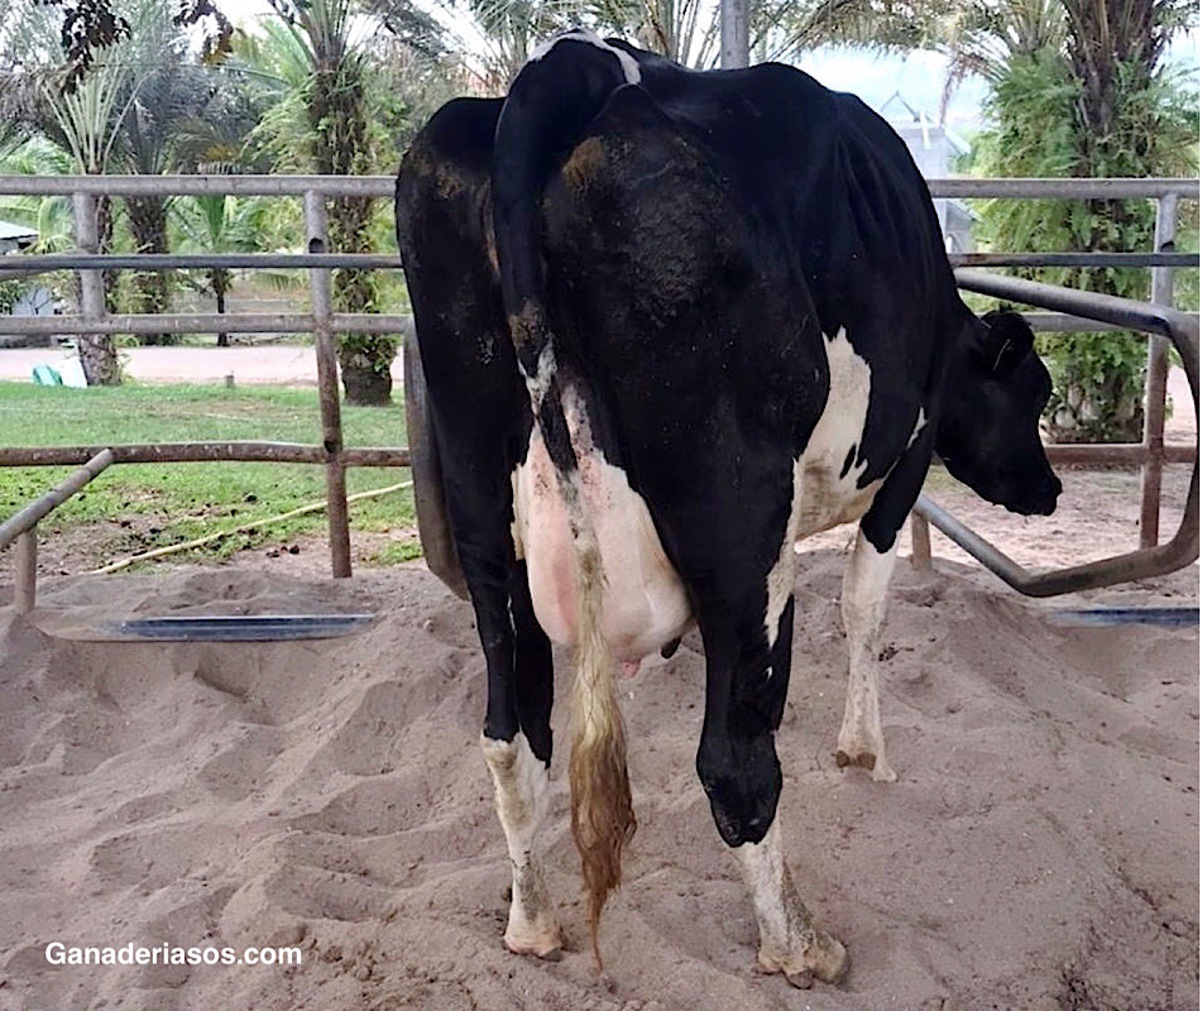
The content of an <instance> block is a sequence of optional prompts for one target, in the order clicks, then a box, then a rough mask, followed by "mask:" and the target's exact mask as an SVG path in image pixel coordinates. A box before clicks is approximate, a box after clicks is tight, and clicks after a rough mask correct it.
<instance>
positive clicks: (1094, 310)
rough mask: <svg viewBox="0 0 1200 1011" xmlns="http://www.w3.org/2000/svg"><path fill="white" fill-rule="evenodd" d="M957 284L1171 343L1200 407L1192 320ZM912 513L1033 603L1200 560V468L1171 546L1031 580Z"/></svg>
mask: <svg viewBox="0 0 1200 1011" xmlns="http://www.w3.org/2000/svg"><path fill="white" fill-rule="evenodd" d="M956 276H957V278H958V283H959V285H960V287H963V288H967V289H969V290H971V291H976V292H979V293H981V294H984V295H993V296H995V297H996V298H1003V299H1007V300H1009V301H1013V302H1020V303H1023V304H1026V305H1036V306H1038V307H1040V308H1043V309H1051V310H1054V311H1056V312H1069V313H1072V314H1074V315H1076V316H1083V317H1085V318H1089V319H1098V320H1102V321H1104V322H1108V323H1113V324H1115V325H1117V326H1120V327H1122V328H1126V329H1130V330H1137V331H1140V332H1142V333H1153V334H1159V335H1161V336H1163V337H1166V338H1168V339H1169V340H1170V341H1171V343H1172V344H1174V345H1175V347H1176V349H1178V351H1179V355H1180V358H1181V359H1182V361H1183V368H1184V371H1185V372H1186V373H1187V379H1188V385H1189V386H1190V387H1191V391H1192V405H1193V408H1195V407H1196V406H1197V404H1198V402H1200V396H1198V390H1200V326H1198V325H1197V323H1196V321H1195V320H1194V319H1192V318H1191V317H1189V316H1188V315H1187V314H1185V313H1181V312H1177V311H1176V310H1174V309H1170V308H1167V307H1165V306H1160V305H1148V304H1146V303H1142V302H1134V301H1131V300H1129V299H1123V298H1115V297H1113V296H1111V295H1098V294H1095V293H1093V292H1084V291H1075V290H1073V289H1069V288H1059V287H1056V286H1054V285H1048V284H1040V283H1038V282H1034V281H1025V280H1021V279H1019V278H1012V277H994V276H992V275H990V274H984V273H982V272H980V271H974V270H959V271H956ZM913 511H914V512H916V513H917V515H919V516H923V517H924V518H925V519H927V520H928V521H929V522H930V523H932V524H933V525H934V526H935V527H937V528H938V529H939V530H940V531H942V533H944V534H945V535H946V536H947V537H949V538H950V539H951V540H952V541H954V543H955V544H957V545H958V546H959V547H961V548H962V549H963V550H964V551H966V552H967V553H968V554H970V555H971V556H972V557H974V558H976V559H977V560H978V561H980V562H981V563H982V564H983V565H984V566H985V567H986V568H988V569H989V570H990V571H992V572H993V573H995V574H996V575H997V576H999V577H1000V578H1001V579H1003V580H1004V582H1006V583H1007V584H1008V585H1009V586H1011V587H1012V588H1013V589H1014V590H1017V591H1018V592H1019V593H1023V594H1025V595H1026V596H1030V597H1053V596H1057V595H1058V594H1061V593H1072V592H1074V591H1077V590H1090V589H1096V588H1098V587H1101V586H1112V585H1113V584H1115V583H1124V582H1129V581H1130V580H1135V579H1145V578H1147V577H1150V576H1157V575H1163V574H1165V573H1167V572H1174V571H1175V570H1176V569H1181V568H1183V567H1184V566H1185V565H1190V564H1191V563H1192V562H1194V561H1195V560H1196V559H1197V558H1198V557H1200V464H1193V466H1192V480H1191V485H1190V487H1189V489H1188V497H1187V505H1186V506H1185V507H1184V512H1183V520H1182V522H1181V523H1180V524H1179V529H1178V531H1176V533H1175V536H1174V537H1173V538H1172V539H1171V541H1170V542H1169V543H1167V544H1163V545H1160V546H1158V547H1154V548H1143V549H1141V550H1140V551H1131V552H1129V553H1127V554H1124V555H1118V556H1116V557H1114V558H1104V559H1101V560H1100V561H1096V562H1089V563H1087V564H1085V565H1076V566H1072V567H1071V568H1067V569H1059V570H1055V571H1052V572H1043V573H1032V572H1030V571H1029V570H1028V569H1025V568H1024V567H1023V566H1021V565H1018V564H1017V563H1016V562H1014V561H1013V560H1012V559H1011V558H1009V557H1008V556H1007V555H1006V554H1004V552H1002V551H1001V550H1000V549H999V548H997V547H996V546H995V545H993V544H991V543H990V542H988V541H986V540H985V539H984V538H982V537H980V536H979V534H977V533H975V531H973V530H971V529H970V527H968V526H966V524H964V523H962V522H960V521H959V520H957V519H955V518H954V517H953V516H951V515H950V514H949V513H947V512H946V511H945V510H944V509H942V508H941V507H940V506H938V505H936V504H935V503H933V502H931V501H930V500H929V499H927V498H925V497H924V496H921V498H920V499H918V500H917V505H916V507H915V508H914V510H913Z"/></svg>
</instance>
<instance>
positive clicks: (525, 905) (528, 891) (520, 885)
mask: <svg viewBox="0 0 1200 1011" xmlns="http://www.w3.org/2000/svg"><path fill="white" fill-rule="evenodd" d="M480 743H481V745H482V746H483V757H484V759H485V760H486V761H487V764H488V768H489V769H491V771H492V781H493V783H494V784H495V787H496V813H497V814H498V815H499V816H500V824H501V826H502V827H503V828H504V838H505V840H506V841H507V842H508V857H509V860H511V861H512V871H513V880H512V905H511V906H510V907H509V911H508V928H507V929H506V930H505V931H504V943H505V945H507V947H508V949H509V950H510V951H514V952H516V953H517V954H521V955H538V956H540V957H546V956H552V955H554V954H555V953H556V952H558V951H560V950H561V948H562V939H561V936H560V933H559V927H558V919H557V917H556V916H555V914H554V907H553V905H552V904H551V902H550V897H549V894H548V893H547V890H546V881H545V877H544V875H543V873H542V866H541V861H540V857H539V854H538V852H537V850H536V846H537V835H538V831H539V829H540V828H541V826H542V823H543V822H544V821H545V820H546V812H547V810H548V809H549V806H550V770H549V768H548V767H547V766H546V765H545V764H543V763H542V762H540V761H538V759H537V758H536V757H535V756H534V754H533V751H532V750H530V747H529V742H528V741H527V740H526V739H525V735H524V734H522V733H521V732H520V731H518V732H517V735H516V737H514V738H513V740H512V741H511V743H510V742H508V741H496V740H492V739H491V738H490V737H481V739H480Z"/></svg>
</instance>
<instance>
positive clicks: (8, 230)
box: [0, 221, 38, 239]
mask: <svg viewBox="0 0 1200 1011" xmlns="http://www.w3.org/2000/svg"><path fill="white" fill-rule="evenodd" d="M37 237H38V233H37V229H36V228H26V227H25V226H24V225H14V224H13V223H12V222H11V221H0V239H36V238H37Z"/></svg>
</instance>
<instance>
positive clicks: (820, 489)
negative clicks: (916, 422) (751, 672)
mask: <svg viewBox="0 0 1200 1011" xmlns="http://www.w3.org/2000/svg"><path fill="white" fill-rule="evenodd" d="M825 355H826V357H827V358H828V361H829V399H828V400H826V402H825V409H824V410H823V411H822V412H821V417H820V419H819V420H818V421H817V425H816V428H814V429H813V432H812V435H811V437H810V438H809V440H808V446H807V448H806V449H805V451H804V455H803V456H802V457H800V459H798V460H796V461H795V463H794V464H793V479H792V508H791V514H790V516H789V518H788V527H787V534H786V536H785V537H784V539H783V543H782V544H781V545H780V548H779V561H777V562H776V563H775V565H774V566H773V567H772V569H771V571H770V572H769V573H768V575H767V613H766V617H765V619H764V620H765V625H766V632H767V644H768V646H770V647H772V648H773V647H774V645H775V639H776V638H777V635H778V631H779V619H780V617H781V616H782V614H783V609H784V607H785V606H786V604H787V601H788V597H789V596H790V595H791V593H792V585H793V582H794V576H793V573H794V569H795V547H796V542H797V541H799V540H803V539H804V538H805V537H808V536H810V535H811V534H815V533H819V532H820V531H822V530H828V529H829V528H830V527H834V526H837V525H838V524H839V523H848V522H850V521H851V520H856V519H858V518H859V517H861V516H862V515H863V514H864V513H865V512H866V511H867V509H869V508H870V505H871V502H872V501H873V500H874V498H875V493H876V492H877V491H878V490H879V485H880V484H881V483H882V482H880V481H872V482H871V483H870V484H869V485H867V486H866V487H865V488H859V487H858V479H859V478H860V477H861V476H862V474H863V473H864V472H865V471H866V469H867V460H866V457H865V456H864V455H863V454H862V452H861V449H862V439H863V433H864V431H865V429H866V426H867V407H868V405H869V404H870V402H871V367H870V366H869V365H868V364H867V362H866V360H865V359H864V358H862V357H861V356H860V355H858V354H857V353H856V352H855V350H854V348H853V346H852V345H851V344H850V341H849V340H848V339H847V338H846V331H845V330H844V329H843V330H839V331H838V333H837V335H836V336H835V337H833V338H829V337H826V338H825ZM922 417H923V415H922ZM852 449H853V450H854V459H853V460H851V463H850V467H849V468H848V469H847V470H846V472H845V474H843V473H842V468H843V466H845V463H846V457H847V456H848V455H849V454H850V451H851V450H852Z"/></svg>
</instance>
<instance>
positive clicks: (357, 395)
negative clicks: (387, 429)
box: [342, 363, 392, 407]
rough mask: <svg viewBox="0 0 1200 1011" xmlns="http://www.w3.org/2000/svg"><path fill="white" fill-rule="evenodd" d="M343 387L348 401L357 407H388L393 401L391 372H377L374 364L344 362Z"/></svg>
mask: <svg viewBox="0 0 1200 1011" xmlns="http://www.w3.org/2000/svg"><path fill="white" fill-rule="evenodd" d="M342 388H343V389H344V390H345V391H346V403H347V404H353V405H355V406H356V407H387V406H388V405H389V404H390V403H391V402H392V374H391V372H390V371H389V372H377V371H376V370H375V368H374V366H372V365H366V366H365V367H364V366H363V365H362V364H345V363H343V364H342Z"/></svg>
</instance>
